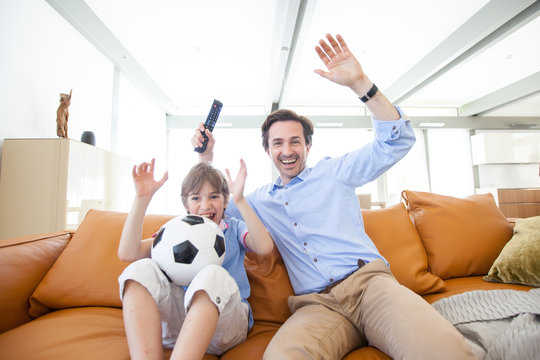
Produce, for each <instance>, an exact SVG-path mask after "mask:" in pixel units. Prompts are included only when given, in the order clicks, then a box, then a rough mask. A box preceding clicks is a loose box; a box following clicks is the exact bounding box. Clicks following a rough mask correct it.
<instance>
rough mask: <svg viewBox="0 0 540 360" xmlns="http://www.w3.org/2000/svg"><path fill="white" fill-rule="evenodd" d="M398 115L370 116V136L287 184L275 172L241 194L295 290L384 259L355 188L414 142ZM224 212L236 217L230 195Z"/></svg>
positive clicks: (311, 288)
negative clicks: (372, 134) (388, 117)
mask: <svg viewBox="0 0 540 360" xmlns="http://www.w3.org/2000/svg"><path fill="white" fill-rule="evenodd" d="M398 110H399V109H398ZM400 115H401V118H400V119H399V120H395V121H379V120H376V119H372V122H373V127H374V130H375V131H374V132H375V140H374V141H373V142H371V143H368V144H366V145H364V146H363V147H361V148H360V149H358V150H356V151H353V152H350V153H347V154H345V155H343V156H340V157H335V158H329V157H327V158H324V159H322V160H321V161H320V162H319V163H317V164H316V165H315V166H314V167H312V168H305V169H304V170H303V171H302V172H301V173H300V174H298V175H297V176H296V177H295V178H294V179H292V180H291V181H290V182H289V183H288V184H287V185H282V182H281V179H280V178H278V179H277V181H276V182H275V183H273V184H268V185H265V186H262V187H260V188H258V189H257V190H255V191H254V192H253V193H251V194H250V195H248V196H246V199H247V200H248V202H249V204H250V205H251V207H252V208H253V210H254V211H255V212H256V213H257V215H258V216H259V218H260V219H261V220H262V222H263V223H264V225H265V226H266V228H267V229H268V231H269V232H270V234H271V235H272V238H273V239H274V242H275V244H276V246H277V247H278V249H279V251H280V253H281V256H282V258H283V260H284V262H285V266H286V267H287V271H288V273H289V278H290V280H291V284H292V286H293V289H294V291H295V293H296V294H297V295H299V294H306V293H313V292H320V291H321V290H323V289H324V288H325V287H326V286H328V285H329V284H331V283H333V282H335V281H337V280H339V279H342V278H343V277H345V276H346V275H348V274H350V273H352V272H354V271H355V270H356V269H357V268H358V265H357V264H358V259H362V260H363V261H364V262H365V263H369V262H371V261H373V260H375V259H383V260H384V261H386V260H385V259H384V258H383V257H382V256H381V254H380V253H379V251H378V250H377V248H376V247H375V245H374V244H373V242H372V241H371V239H370V238H369V237H368V236H367V235H366V233H365V231H364V223H363V220H362V213H361V210H360V205H359V202H358V198H357V196H356V193H355V188H357V187H359V186H362V185H364V184H366V183H368V182H370V181H373V180H375V179H376V178H377V177H379V176H380V175H381V174H383V173H384V172H385V171H387V170H388V169H389V168H390V167H391V166H392V165H394V164H395V163H396V162H398V161H399V160H400V159H401V158H403V157H404V156H405V155H406V154H407V152H408V151H409V150H410V148H411V147H412V146H413V144H414V142H415V136H414V131H413V129H412V127H411V126H410V123H409V121H408V120H407V119H405V118H404V116H403V114H402V113H401V111H400ZM227 215H228V216H234V217H237V218H240V213H239V211H238V209H237V208H236V206H235V204H234V202H233V201H231V202H230V203H229V205H228V207H227ZM388 226H392V225H391V224H388Z"/></svg>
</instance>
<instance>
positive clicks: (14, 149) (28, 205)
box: [0, 139, 61, 238]
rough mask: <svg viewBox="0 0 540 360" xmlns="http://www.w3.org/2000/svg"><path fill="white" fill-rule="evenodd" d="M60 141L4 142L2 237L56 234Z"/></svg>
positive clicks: (0, 180) (0, 198) (0, 185)
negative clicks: (53, 232) (45, 233)
mask: <svg viewBox="0 0 540 360" xmlns="http://www.w3.org/2000/svg"><path fill="white" fill-rule="evenodd" d="M60 145H61V144H60V142H59V141H57V140H56V139H5V140H4V144H3V149H2V172H1V173H0V238H10V237H16V236H22V235H29V234H37V233H44V232H49V231H56V230H57V224H58V221H59V219H58V211H57V205H58V194H59V186H60V184H59V159H60Z"/></svg>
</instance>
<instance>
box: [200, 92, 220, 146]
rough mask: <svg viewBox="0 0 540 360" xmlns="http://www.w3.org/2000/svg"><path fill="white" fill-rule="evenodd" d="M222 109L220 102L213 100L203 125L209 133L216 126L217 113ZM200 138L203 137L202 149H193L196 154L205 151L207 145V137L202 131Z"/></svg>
mask: <svg viewBox="0 0 540 360" xmlns="http://www.w3.org/2000/svg"><path fill="white" fill-rule="evenodd" d="M222 107H223V104H222V103H221V101H218V100H215V99H214V102H213V103H212V107H211V108H210V112H209V113H208V116H207V117H206V121H205V123H204V128H205V129H208V130H210V131H213V130H214V126H215V125H216V122H217V119H218V117H219V113H220V112H221V108H222ZM201 134H202V136H203V137H204V142H203V145H202V147H198V148H195V149H193V150H195V151H196V152H198V153H203V152H204V151H205V150H206V145H207V144H208V136H206V134H205V132H204V131H201Z"/></svg>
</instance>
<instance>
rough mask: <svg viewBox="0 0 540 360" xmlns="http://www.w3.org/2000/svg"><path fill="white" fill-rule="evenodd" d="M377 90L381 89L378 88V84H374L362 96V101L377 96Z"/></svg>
mask: <svg viewBox="0 0 540 360" xmlns="http://www.w3.org/2000/svg"><path fill="white" fill-rule="evenodd" d="M377 90H379V89H378V88H377V85H375V84H373V86H372V87H371V89H369V91H368V92H367V94H366V95H364V96H362V97H360V98H359V99H360V100H362V102H367V101H368V100H369V99H371V98H372V97H374V96H375V94H376V93H377Z"/></svg>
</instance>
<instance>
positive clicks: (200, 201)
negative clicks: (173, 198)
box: [187, 181, 227, 225]
mask: <svg viewBox="0 0 540 360" xmlns="http://www.w3.org/2000/svg"><path fill="white" fill-rule="evenodd" d="M187 204H188V209H187V210H188V212H189V213H190V214H194V215H202V216H206V217H207V218H209V219H210V220H212V221H213V222H215V223H216V224H218V225H219V222H220V221H221V219H222V218H223V213H224V212H225V206H227V204H226V203H225V198H224V196H223V194H222V193H221V192H219V191H217V190H216V189H215V188H214V187H213V186H212V185H210V183H209V182H208V181H205V182H204V183H203V185H202V186H201V188H200V190H199V191H198V192H196V193H195V192H190V193H189V195H188V198H187Z"/></svg>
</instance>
